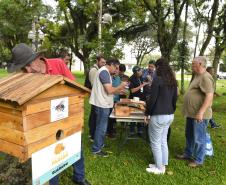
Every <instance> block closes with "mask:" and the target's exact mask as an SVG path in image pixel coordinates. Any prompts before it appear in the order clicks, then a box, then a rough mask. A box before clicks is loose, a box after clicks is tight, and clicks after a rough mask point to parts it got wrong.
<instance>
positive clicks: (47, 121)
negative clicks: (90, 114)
mask: <svg viewBox="0 0 226 185" xmlns="http://www.w3.org/2000/svg"><path fill="white" fill-rule="evenodd" d="M89 92H90V91H89V89H87V88H85V87H83V86H81V85H80V84H78V83H76V82H74V81H72V80H70V79H68V78H65V77H63V76H60V75H44V74H30V73H16V74H14V75H11V76H9V77H7V78H4V79H1V80H0V151H2V152H4V153H8V154H10V155H13V156H15V157H17V158H19V159H20V161H21V162H24V161H26V160H27V159H29V158H30V157H31V154H32V153H34V152H36V151H39V150H40V149H42V148H44V147H46V146H49V145H51V144H53V143H55V142H57V141H58V140H59V139H64V138H66V137H68V136H70V135H72V134H74V133H76V132H78V131H80V130H81V129H82V126H83V120H84V98H85V96H86V95H88V93H89ZM61 98H66V99H67V100H68V117H65V118H63V119H60V120H57V121H51V119H52V118H51V101H54V100H57V99H61ZM60 108H63V109H64V107H60Z"/></svg>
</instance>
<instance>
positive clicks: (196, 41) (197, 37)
mask: <svg viewBox="0 0 226 185" xmlns="http://www.w3.org/2000/svg"><path fill="white" fill-rule="evenodd" d="M201 24H202V23H201V22H200V23H199V27H198V31H197V35H196V39H195V50H194V58H195V57H196V50H197V46H198V43H199V33H200V28H201Z"/></svg>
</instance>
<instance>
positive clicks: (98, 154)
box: [93, 150, 108, 157]
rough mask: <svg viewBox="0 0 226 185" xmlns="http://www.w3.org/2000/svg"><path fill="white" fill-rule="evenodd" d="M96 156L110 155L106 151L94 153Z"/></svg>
mask: <svg viewBox="0 0 226 185" xmlns="http://www.w3.org/2000/svg"><path fill="white" fill-rule="evenodd" d="M93 154H94V155H97V156H100V157H108V154H107V152H104V151H102V150H101V151H99V152H97V153H93Z"/></svg>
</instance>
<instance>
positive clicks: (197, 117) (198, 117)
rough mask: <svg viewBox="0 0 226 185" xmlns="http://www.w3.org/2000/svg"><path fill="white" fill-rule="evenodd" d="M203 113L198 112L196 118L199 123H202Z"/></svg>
mask: <svg viewBox="0 0 226 185" xmlns="http://www.w3.org/2000/svg"><path fill="white" fill-rule="evenodd" d="M203 114H204V113H203V112H198V113H197V114H196V116H195V119H196V120H197V122H198V123H200V122H202V120H203Z"/></svg>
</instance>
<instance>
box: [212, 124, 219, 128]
mask: <svg viewBox="0 0 226 185" xmlns="http://www.w3.org/2000/svg"><path fill="white" fill-rule="evenodd" d="M220 127H221V126H220V125H216V124H215V125H213V126H211V128H220Z"/></svg>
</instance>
